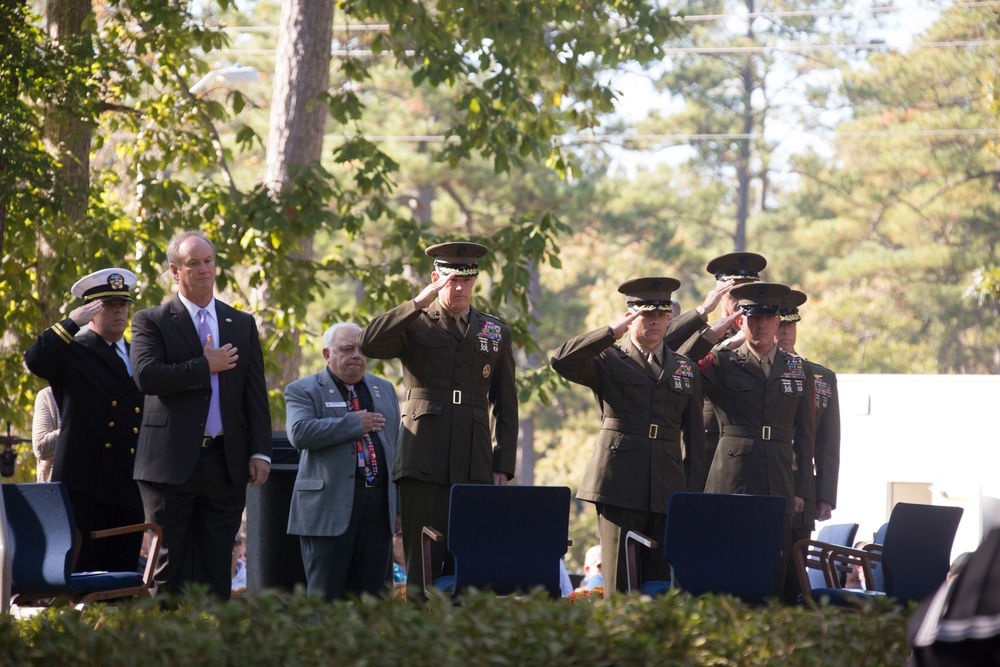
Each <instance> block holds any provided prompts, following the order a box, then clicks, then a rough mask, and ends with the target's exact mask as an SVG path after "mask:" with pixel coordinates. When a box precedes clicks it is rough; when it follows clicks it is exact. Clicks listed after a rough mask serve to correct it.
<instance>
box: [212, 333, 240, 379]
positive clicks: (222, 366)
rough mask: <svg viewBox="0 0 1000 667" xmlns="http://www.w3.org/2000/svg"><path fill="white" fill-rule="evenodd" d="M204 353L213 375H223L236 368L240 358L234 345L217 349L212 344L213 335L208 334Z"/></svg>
mask: <svg viewBox="0 0 1000 667" xmlns="http://www.w3.org/2000/svg"><path fill="white" fill-rule="evenodd" d="M204 352H205V358H206V359H208V370H209V371H211V372H212V373H221V372H222V371H228V370H231V369H233V368H236V360H237V359H239V358H240V355H238V354H236V348H235V347H233V344H232V343H226V344H225V345H223V346H222V347H215V346H214V345H213V342H212V334H208V336H207V337H206V338H205V350H204Z"/></svg>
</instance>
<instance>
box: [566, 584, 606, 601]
mask: <svg viewBox="0 0 1000 667" xmlns="http://www.w3.org/2000/svg"><path fill="white" fill-rule="evenodd" d="M594 598H598V599H601V600H603V599H604V586H595V587H594V588H591V589H590V590H589V591H588V590H584V589H582V588H581V589H577V590H575V591H573V592H572V593H570V594H569V595H567V596H566V599H567V600H569V601H570V602H576V601H577V600H586V601H587V602H590V601H591V600H592V599H594Z"/></svg>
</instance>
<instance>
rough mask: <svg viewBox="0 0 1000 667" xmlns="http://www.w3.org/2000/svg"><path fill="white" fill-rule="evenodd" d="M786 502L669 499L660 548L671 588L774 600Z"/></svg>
mask: <svg viewBox="0 0 1000 667" xmlns="http://www.w3.org/2000/svg"><path fill="white" fill-rule="evenodd" d="M785 502H786V501H785V498H784V496H753V495H735V494H716V493H673V494H671V496H670V499H669V501H668V504H667V529H666V532H665V535H664V537H663V548H664V554H665V556H666V558H667V561H669V562H670V565H671V567H672V569H673V574H674V577H673V579H674V581H673V583H674V586H677V587H680V588H682V589H684V590H685V591H688V592H689V593H691V594H693V595H700V594H702V593H728V594H731V595H735V596H736V597H738V598H740V599H742V600H743V601H745V602H761V601H763V600H765V599H766V598H769V597H771V596H773V595H774V593H775V587H774V575H775V568H776V567H777V565H778V562H779V560H780V559H781V545H782V541H783V535H784V516H785Z"/></svg>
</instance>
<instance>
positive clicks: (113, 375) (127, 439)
mask: <svg viewBox="0 0 1000 667" xmlns="http://www.w3.org/2000/svg"><path fill="white" fill-rule="evenodd" d="M79 331H80V327H79V326H77V324H76V323H75V322H74V321H73V320H72V319H69V318H66V319H65V320H63V321H61V322H59V323H58V324H55V325H53V326H51V327H49V328H48V329H46V330H45V331H43V332H42V335H41V336H39V337H38V338H37V339H36V340H35V342H34V343H32V345H31V347H30V348H28V351H27V352H26V353H25V355H24V361H25V364H26V365H27V366H28V370H30V371H31V372H32V373H34V374H35V375H38V376H39V377H42V378H45V379H46V380H48V381H49V384H50V385H51V386H52V393H53V395H55V398H56V402H57V403H58V404H59V419H60V430H59V441H58V444H57V445H56V454H55V462H54V465H53V470H52V481H58V482H62V483H63V484H64V485H65V486H66V488H67V490H69V491H71V492H76V493H81V494H84V495H87V496H90V497H92V498H95V499H97V500H98V501H100V502H104V503H110V504H112V505H119V506H124V507H130V508H135V509H137V510H141V508H142V499H141V498H140V497H139V487H138V486H137V485H136V483H135V482H134V481H133V480H132V471H133V466H134V464H135V453H136V447H137V444H138V442H139V426H140V424H141V423H142V405H143V399H144V398H145V397H144V396H143V395H142V392H140V391H139V389H138V387H136V385H135V381H134V380H133V379H132V378H131V377H130V376H129V374H128V370H127V369H126V367H125V362H124V361H123V360H122V359H121V358H120V357H119V356H118V353H117V352H115V350H114V348H113V347H111V346H110V345H108V343H107V341H105V340H104V339H103V338H101V337H100V336H99V335H97V334H96V333H94V332H93V331H91V330H89V329H88V330H87V331H85V332H84V333H83V334H81V335H79V336H77V335H76V334H77V332H79Z"/></svg>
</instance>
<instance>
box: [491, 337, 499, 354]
mask: <svg viewBox="0 0 1000 667" xmlns="http://www.w3.org/2000/svg"><path fill="white" fill-rule="evenodd" d="M493 351H494V352H499V351H500V341H498V340H496V339H494V340H493Z"/></svg>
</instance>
